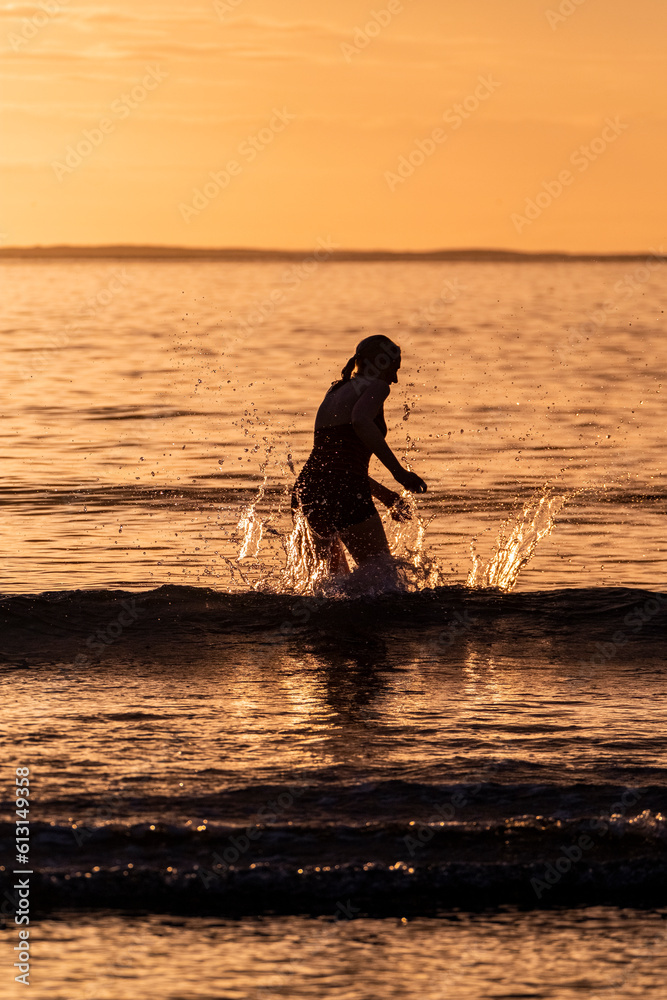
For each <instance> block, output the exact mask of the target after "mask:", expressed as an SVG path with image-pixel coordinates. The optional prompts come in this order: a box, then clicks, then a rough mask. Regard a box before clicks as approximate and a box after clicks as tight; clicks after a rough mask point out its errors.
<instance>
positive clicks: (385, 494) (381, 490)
mask: <svg viewBox="0 0 667 1000" xmlns="http://www.w3.org/2000/svg"><path fill="white" fill-rule="evenodd" d="M368 482H369V484H370V487H371V496H374V497H375V499H376V500H379V501H380V503H383V504H384V505H385V507H393V506H394V504H395V503H396V501H397V500H400V493H396V492H394V490H390V489H389V487H388V486H383V485H382V483H378V482H377V481H376V480H375V479H371V477H370V476H369V477H368Z"/></svg>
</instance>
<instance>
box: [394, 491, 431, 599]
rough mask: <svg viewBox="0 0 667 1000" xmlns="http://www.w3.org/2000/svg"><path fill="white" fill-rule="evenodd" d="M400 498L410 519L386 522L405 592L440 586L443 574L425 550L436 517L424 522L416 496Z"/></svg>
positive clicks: (408, 495)
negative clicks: (428, 531)
mask: <svg viewBox="0 0 667 1000" xmlns="http://www.w3.org/2000/svg"><path fill="white" fill-rule="evenodd" d="M401 499H402V500H403V501H404V502H405V503H407V505H408V507H409V509H410V514H411V517H410V519H409V520H407V521H404V522H396V521H392V520H390V519H387V520H386V522H385V531H386V534H387V539H388V540H389V549H390V551H391V554H392V556H393V557H394V561H395V563H396V565H397V567H398V571H399V574H400V577H401V579H402V580H403V584H404V589H405V590H426V589H431V588H433V587H438V586H441V585H442V584H443V583H444V582H445V581H444V577H443V573H442V571H441V569H440V567H439V565H438V563H437V562H436V561H435V559H433V558H431V557H430V556H429V555H428V553H427V551H426V532H427V530H428V526H429V524H430V523H431V521H432V520H433V519H434V518H435V514H433V515H431V517H429V518H426V519H424V518H423V517H421V515H420V514H419V510H418V507H417V503H416V501H415V498H414V496H413V495H412V494H411V493H408V491H407V490H404V491H403V495H402V497H401Z"/></svg>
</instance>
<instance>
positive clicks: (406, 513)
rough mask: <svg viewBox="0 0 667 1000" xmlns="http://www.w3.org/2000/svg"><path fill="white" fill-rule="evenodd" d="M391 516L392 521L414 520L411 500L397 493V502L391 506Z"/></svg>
mask: <svg viewBox="0 0 667 1000" xmlns="http://www.w3.org/2000/svg"><path fill="white" fill-rule="evenodd" d="M389 516H390V517H391V519H392V521H399V522H400V523H402V522H403V521H411V520H412V507H411V506H410V501H409V500H407V499H406V498H405V497H399V495H398V493H397V494H396V503H394V504H392V506H391V507H390V508H389Z"/></svg>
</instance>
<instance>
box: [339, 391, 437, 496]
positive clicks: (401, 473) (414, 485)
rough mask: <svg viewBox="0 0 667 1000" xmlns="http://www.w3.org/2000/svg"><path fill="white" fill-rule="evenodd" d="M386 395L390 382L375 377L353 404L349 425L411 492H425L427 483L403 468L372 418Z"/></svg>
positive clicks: (396, 478) (397, 479) (395, 477)
mask: <svg viewBox="0 0 667 1000" xmlns="http://www.w3.org/2000/svg"><path fill="white" fill-rule="evenodd" d="M388 395H389V385H388V383H387V382H382V381H381V380H380V379H377V380H374V381H373V382H372V384H371V385H370V386H369V387H368V389H366V391H365V392H364V393H363V395H362V396H361V397H360V398H359V399H358V400H357V402H356V403H355V404H354V408H353V410H352V426H353V428H354V430H355V432H356V433H357V434H358V435H359V437H360V438H361V440H362V441H363V442H364V444H365V445H366V447H367V448H370V450H371V451H372V453H373V454H374V455H376V456H377V457H378V458H379V459H380V461H381V462H382V464H383V465H384V467H385V468H386V469H387V470H388V471H389V472H390V473H391V475H392V476H393V477H394V479H395V480H396V481H397V482H398V483H400V484H401V486H404V487H405V488H406V490H410V491H411V492H412V493H425V492H426V483H425V482H424V480H423V479H420V477H419V476H418V475H416V474H415V473H414V472H409V471H408V470H407V469H404V468H403V466H402V465H401V463H400V462H399V460H398V459H397V458H396V456H395V455H394V453H393V451H392V450H391V448H390V447H389V445H388V444H387V442H386V441H385V439H384V438H383V436H382V434H381V432H380V429H379V428H378V427H377V425H376V424H375V423H374V420H375V417H376V416H377V414H378V411H379V409H380V407H381V406H382V404H383V403H384V401H385V399H386V398H387V396H388ZM378 499H379V500H381V499H382V498H381V497H378Z"/></svg>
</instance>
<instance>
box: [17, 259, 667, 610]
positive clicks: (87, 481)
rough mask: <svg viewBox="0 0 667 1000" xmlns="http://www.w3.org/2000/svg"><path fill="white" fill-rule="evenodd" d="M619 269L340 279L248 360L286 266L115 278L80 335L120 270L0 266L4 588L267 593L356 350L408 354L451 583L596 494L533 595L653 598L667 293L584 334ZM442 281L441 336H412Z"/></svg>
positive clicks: (410, 441)
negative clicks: (524, 517) (257, 317)
mask: <svg viewBox="0 0 667 1000" xmlns="http://www.w3.org/2000/svg"><path fill="white" fill-rule="evenodd" d="M628 266H629V265H625V264H622V263H621V264H593V263H588V264H558V265H549V264H537V263H534V264H527V265H523V266H521V265H515V264H485V265H473V264H465V263H452V264H435V263H421V264H373V263H367V264H343V263H340V264H331V265H327V266H324V267H322V268H320V269H318V271H317V272H316V274H315V275H314V276H313V277H312V278H311V279H310V280H309V281H308V282H304V283H303V284H302V285H301V286H300V287H299V289H298V290H296V291H295V294H294V296H293V297H291V298H290V300H289V302H286V303H284V304H282V305H281V307H280V308H277V309H276V310H275V311H274V313H272V315H271V316H269V317H267V318H266V320H265V321H264V322H262V323H261V324H259V325H258V327H257V329H256V330H255V331H254V332H255V334H256V335H255V336H254V337H253V338H252V340H248V339H247V338H246V339H245V340H243V341H239V340H238V337H237V332H236V331H237V329H238V320H239V317H244V316H247V314H248V310H249V307H250V306H251V305H252V303H253V302H254V301H256V300H257V297H258V296H259V297H260V298H263V297H264V295H266V296H269V295H270V292H271V289H272V288H273V287H274V285H275V284H276V282H279V281H280V275H281V273H282V265H279V264H278V265H273V264H252V265H250V264H214V263H185V262H168V263H167V262H164V263H156V262H142V261H131V262H126V263H124V264H123V269H124V272H126V275H127V279H128V280H127V282H126V283H125V284H124V285H123V294H122V295H119V296H116V297H112V298H111V300H110V301H108V302H107V301H106V299H107V297H106V296H105V303H106V304H105V305H104V307H100V308H99V309H96V310H95V311H94V312H93V313H92V314H91V311H90V309H89V308H88V306H87V303H88V302H89V300H90V299H91V298H95V297H96V295H97V293H98V292H99V290H100V289H106V288H107V286H108V285H109V280H110V277H111V276H113V273H114V269H115V268H116V267H117V265H116V264H115V263H114V262H112V261H109V262H104V261H90V262H85V261H79V262H62V261H61V262H54V261H42V262H37V261H36V262H32V263H26V262H16V261H15V262H11V261H7V262H5V263H4V264H3V265H2V269H3V271H4V272H5V274H6V282H5V307H6V319H5V326H4V327H3V329H2V330H0V346H1V347H2V349H3V369H2V373H1V374H0V378H2V380H3V387H2V388H3V400H4V404H3V405H4V411H3V414H4V416H3V426H2V429H1V430H0V456H1V457H2V461H3V487H2V493H1V494H0V500H1V501H2V503H3V504H4V510H5V515H6V516H5V518H4V520H3V525H2V527H1V528H0V530H1V531H2V532H3V543H4V544H3V552H4V553H5V561H4V563H3V584H2V588H3V590H5V591H8V592H21V591H23V592H36V591H40V590H44V589H72V588H75V587H99V586H102V587H108V586H124V587H130V588H140V587H146V586H152V585H153V586H154V585H157V584H160V583H168V582H176V581H178V582H182V583H192V584H196V583H200V584H201V583H211V584H212V585H214V586H216V587H220V588H222V589H227V588H228V587H231V588H232V589H244V588H245V587H246V586H247V585H250V586H254V585H255V584H256V583H257V581H258V580H260V579H263V580H264V579H268V580H269V581H270V582H272V583H277V582H278V580H279V578H280V573H281V572H282V570H283V569H284V558H285V557H284V552H283V548H282V540H284V539H285V538H286V537H287V536H288V535H289V532H290V531H291V529H292V525H291V519H290V516H289V502H288V491H289V487H290V485H291V483H292V482H293V480H294V476H295V474H296V473H297V472H298V470H299V468H300V466H301V464H302V462H303V461H304V459H305V457H306V456H307V454H308V451H309V449H310V446H311V442H312V424H313V418H314V414H315V411H316V408H317V406H318V404H319V402H320V399H321V396H322V394H323V392H324V390H325V389H326V387H327V385H328V384H329V382H330V381H331V379H332V378H333V377H334V376H336V375H337V373H338V372H339V370H340V368H341V366H342V364H343V363H344V361H345V360H346V359H347V357H349V354H350V350H351V347H352V346H353V345H354V343H355V342H356V340H358V339H359V336H360V335H361V333H365V332H368V331H372V332H375V333H386V334H388V335H390V336H392V337H393V338H394V339H396V340H397V341H398V342H399V343H402V345H403V353H404V366H403V368H402V370H401V372H400V374H399V384H398V386H396V387H394V389H393V391H392V396H391V397H390V399H389V401H388V403H387V407H386V411H387V419H388V424H389V441H390V443H391V444H392V445H393V447H394V449H395V451H396V452H397V453H398V454H402V455H403V456H404V459H405V460H407V461H408V462H409V463H410V464H411V465H412V466H413V467H414V468H415V470H416V471H418V472H419V473H420V475H422V476H423V477H424V478H425V479H426V480H427V482H428V484H429V490H430V492H429V494H427V495H426V496H424V497H420V498H419V499H418V501H417V509H418V511H419V514H420V516H421V522H419V523H421V524H422V525H426V524H428V530H427V532H426V539H425V543H424V544H422V542H420V543H419V546H418V547H419V548H421V549H422V550H424V545H425V550H424V551H427V552H428V555H429V557H430V558H432V559H434V560H435V562H436V564H437V567H438V572H439V578H440V581H441V582H442V580H443V579H447V580H448V581H449V582H463V581H464V580H465V579H466V577H467V575H468V572H469V569H470V562H469V548H470V541H471V539H473V538H478V539H480V538H481V537H482V536H485V533H486V532H488V533H490V535H491V537H492V538H495V537H496V533H497V530H498V527H499V525H500V523H501V522H503V521H504V520H506V519H507V517H508V516H510V517H514V516H515V515H517V514H518V513H519V512H520V511H521V510H522V509H523V505H524V503H525V502H526V501H527V499H528V498H529V497H530V496H531V495H532V494H533V493H534V491H535V490H536V489H539V488H541V487H542V485H543V484H544V483H552V484H554V489H555V493H556V494H560V495H563V494H569V493H571V492H572V491H578V490H581V489H582V488H583V487H586V488H587V489H589V492H588V493H587V494H586V496H585V497H579V498H578V500H577V502H576V503H574V504H572V505H570V506H569V507H568V509H567V510H566V511H563V512H561V515H560V516H559V520H558V526H557V530H556V531H555V532H554V533H553V534H552V536H551V537H549V538H546V537H545V538H544V539H543V541H542V542H541V544H540V546H539V548H538V550H537V552H536V554H535V557H534V559H533V560H532V562H531V564H530V567H529V568H528V569H527V570H526V571H525V572H524V573H523V574H522V577H521V583H520V586H521V587H522V588H524V589H532V590H535V589H540V588H542V589H543V588H545V587H553V586H572V585H578V586H581V585H591V586H594V585H596V586H613V585H618V584H626V585H635V586H642V585H643V586H647V587H651V586H655V585H656V583H658V582H659V581H660V580H664V577H665V568H666V557H665V549H664V532H663V531H662V509H658V508H656V506H655V504H656V503H657V502H661V496H662V491H661V487H662V485H663V484H664V470H663V451H664V432H663V424H664V421H663V419H662V404H661V392H662V389H661V382H662V380H663V377H664V371H663V368H664V365H662V364H661V362H660V358H661V356H662V353H661V352H662V350H663V331H662V328H661V326H660V325H659V324H658V323H656V320H655V317H656V316H658V317H660V316H662V311H663V310H664V308H665V292H664V287H663V284H662V282H661V281H660V273H659V271H656V272H655V273H653V274H652V276H651V278H650V280H648V281H646V282H645V283H644V284H643V285H642V286H641V294H640V295H636V296H626V297H624V298H623V299H622V300H619V301H618V302H615V304H614V308H613V309H610V310H607V312H606V314H605V320H604V323H603V324H602V326H600V324H599V323H597V322H596V323H595V324H594V326H593V329H592V332H590V333H589V334H587V338H588V339H586V340H585V341H584V340H578V341H577V342H576V343H573V341H572V337H571V330H572V329H573V328H576V329H578V328H580V327H582V326H586V324H587V322H588V320H589V319H590V316H591V314H592V312H593V311H594V305H595V303H596V302H599V301H604V300H606V299H609V298H610V297H611V298H613V295H614V293H613V289H614V285H615V283H616V282H617V281H618V280H619V279H622V278H623V275H624V273H625V271H626V270H627V268H628ZM361 279H363V280H361ZM454 279H456V280H457V281H459V283H460V285H461V287H464V286H465V292H464V293H463V294H461V295H459V296H458V297H457V299H456V300H455V301H454V302H451V303H449V304H448V305H447V309H446V310H445V311H444V312H443V314H442V316H441V317H439V322H440V325H436V326H428V327H427V326H425V325H424V324H423V323H421V321H419V322H417V321H415V319H414V317H416V316H419V315H420V314H421V312H423V309H422V307H423V306H424V305H425V304H428V303H429V302H432V301H433V299H434V297H435V296H436V295H437V292H438V290H439V289H440V288H441V287H442V284H443V281H445V280H454ZM545 287H547V288H551V289H553V294H552V295H551V296H550V297H548V296H545V295H544V289H545ZM350 316H355V317H357V321H356V322H355V329H354V330H353V329H351V322H350ZM588 326H590V323H588ZM63 331H66V333H63ZM299 331H300V332H299ZM304 331H307V333H306V332H304ZM60 334H62V336H61V335H60ZM373 462H374V466H375V465H376V464H377V463H375V460H373ZM376 474H377V476H378V477H379V478H381V479H385V480H387V477H386V475H385V473H384V471H383V470H382V468H381V467H380V466H379V465H377V468H376ZM263 483H264V484H265V485H264V490H263V492H262V493H261V495H258V493H257V490H258V488H259V487H260V486H261V485H262V484H263ZM244 519H248V521H247V523H246V520H244ZM239 523H241V528H240V529H239V527H238V526H239ZM245 543H247V547H246V550H245V551H243V546H244V544H245ZM258 547H259V552H258ZM240 551H243V555H244V558H243V559H242V560H241V562H240V563H239V562H238V559H237V557H238V555H239V552H240ZM480 558H481V559H482V560H483V561H486V560H487V559H490V558H491V553H490V552H489V553H488V555H487V554H486V553H482V552H481V551H480ZM253 559H257V560H258V562H257V565H256V566H255V567H253V566H252V565H247V566H246V564H251V563H252V561H253ZM230 563H232V564H235V565H234V566H231V565H230ZM480 565H481V564H480ZM244 578H245V580H247V581H248V584H246V582H244Z"/></svg>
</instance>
